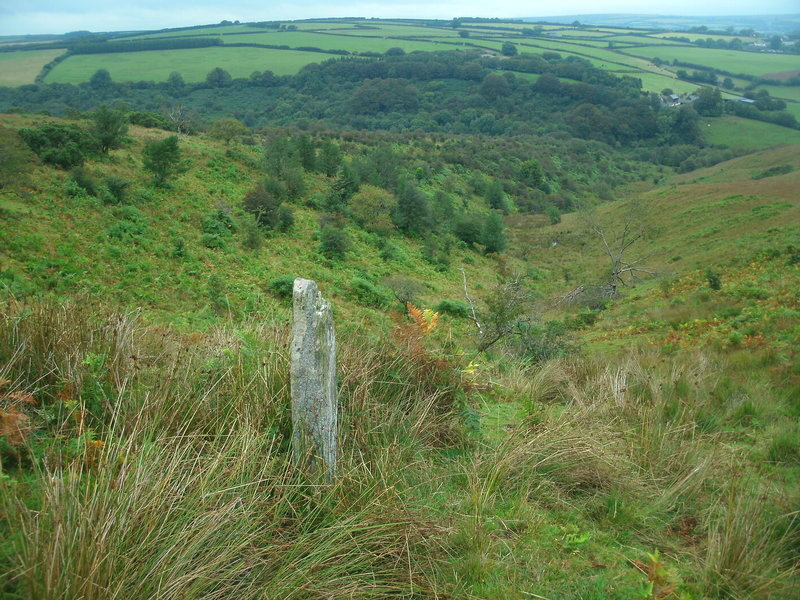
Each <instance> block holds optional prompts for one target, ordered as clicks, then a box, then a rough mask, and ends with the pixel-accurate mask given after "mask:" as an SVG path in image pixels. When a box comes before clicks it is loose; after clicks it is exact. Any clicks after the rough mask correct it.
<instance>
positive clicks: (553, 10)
mask: <svg viewBox="0 0 800 600" xmlns="http://www.w3.org/2000/svg"><path fill="white" fill-rule="evenodd" d="M487 6H488V7H489V8H487ZM796 12H798V3H797V0H763V1H758V2H756V1H754V0H706V1H705V2H702V3H701V2H697V0H662V1H660V2H652V1H651V2H647V1H644V0H608V1H607V2H598V1H596V0H594V1H593V0H563V1H562V2H553V1H552V0H547V1H543V0H533V1H530V0H529V1H520V0H494V1H493V2H491V3H487V2H486V1H485V0H480V1H478V0H458V1H456V0H441V1H440V2H435V3H434V2H420V1H416V2H415V1H406V0H384V1H381V2H377V1H371V2H370V1H350V0H341V1H339V2H322V1H320V0H293V1H282V0H229V1H228V2H221V1H220V0H129V1H128V2H126V3H125V4H122V5H114V4H113V3H112V2H109V0H0V35H17V34H23V33H66V32H68V31H76V30H83V29H88V30H91V31H121V30H139V29H161V28H163V27H181V26H188V25H200V24H206V23H218V22H219V21H221V20H223V19H227V20H230V21H235V20H240V21H268V20H288V19H308V18H315V17H415V18H438V19H450V18H452V17H457V16H462V17H463V16H480V17H503V18H505V17H546V16H552V15H570V14H599V13H635V14H672V15H688V16H692V15H768V14H790V13H796Z"/></svg>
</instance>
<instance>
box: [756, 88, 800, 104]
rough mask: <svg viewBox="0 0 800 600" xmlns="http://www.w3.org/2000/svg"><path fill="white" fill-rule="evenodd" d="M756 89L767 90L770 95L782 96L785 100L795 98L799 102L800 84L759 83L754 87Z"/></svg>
mask: <svg viewBox="0 0 800 600" xmlns="http://www.w3.org/2000/svg"><path fill="white" fill-rule="evenodd" d="M758 90H767V91H768V92H769V95H770V96H774V97H775V98H784V99H786V100H795V101H797V102H800V86H790V85H760V86H758V87H757V88H756V91H758Z"/></svg>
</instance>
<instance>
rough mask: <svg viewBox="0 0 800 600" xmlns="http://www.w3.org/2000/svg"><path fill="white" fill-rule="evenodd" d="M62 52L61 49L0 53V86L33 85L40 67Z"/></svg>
mask: <svg viewBox="0 0 800 600" xmlns="http://www.w3.org/2000/svg"><path fill="white" fill-rule="evenodd" d="M63 52H64V50H63V49H53V50H20V51H17V52H0V85H6V86H17V85H25V84H27V83H33V82H34V80H35V79H36V76H37V75H38V74H39V71H41V70H42V67H43V66H45V65H46V64H47V63H49V62H50V61H51V60H53V59H54V58H55V57H56V56H58V55H59V54H63Z"/></svg>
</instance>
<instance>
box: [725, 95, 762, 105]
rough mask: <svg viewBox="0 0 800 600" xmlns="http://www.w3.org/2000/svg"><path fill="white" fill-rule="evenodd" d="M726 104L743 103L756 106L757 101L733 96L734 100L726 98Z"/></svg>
mask: <svg viewBox="0 0 800 600" xmlns="http://www.w3.org/2000/svg"><path fill="white" fill-rule="evenodd" d="M725 102H741V103H742V104H755V103H756V101H755V100H751V99H750V98H743V97H741V96H733V97H732V98H725Z"/></svg>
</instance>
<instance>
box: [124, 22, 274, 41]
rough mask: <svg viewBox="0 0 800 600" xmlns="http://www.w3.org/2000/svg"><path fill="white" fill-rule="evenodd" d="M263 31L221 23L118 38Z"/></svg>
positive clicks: (215, 34) (129, 38) (213, 35)
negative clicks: (213, 25) (216, 25)
mask: <svg viewBox="0 0 800 600" xmlns="http://www.w3.org/2000/svg"><path fill="white" fill-rule="evenodd" d="M250 31H253V32H257V31H264V30H262V29H258V28H255V27H248V26H246V25H222V26H220V27H199V28H193V29H184V30H181V31H164V32H161V33H145V34H140V35H132V36H128V37H124V38H120V39H125V40H131V39H150V38H170V37H183V36H187V35H191V36H210V37H216V36H219V35H224V34H226V33H246V32H250Z"/></svg>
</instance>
